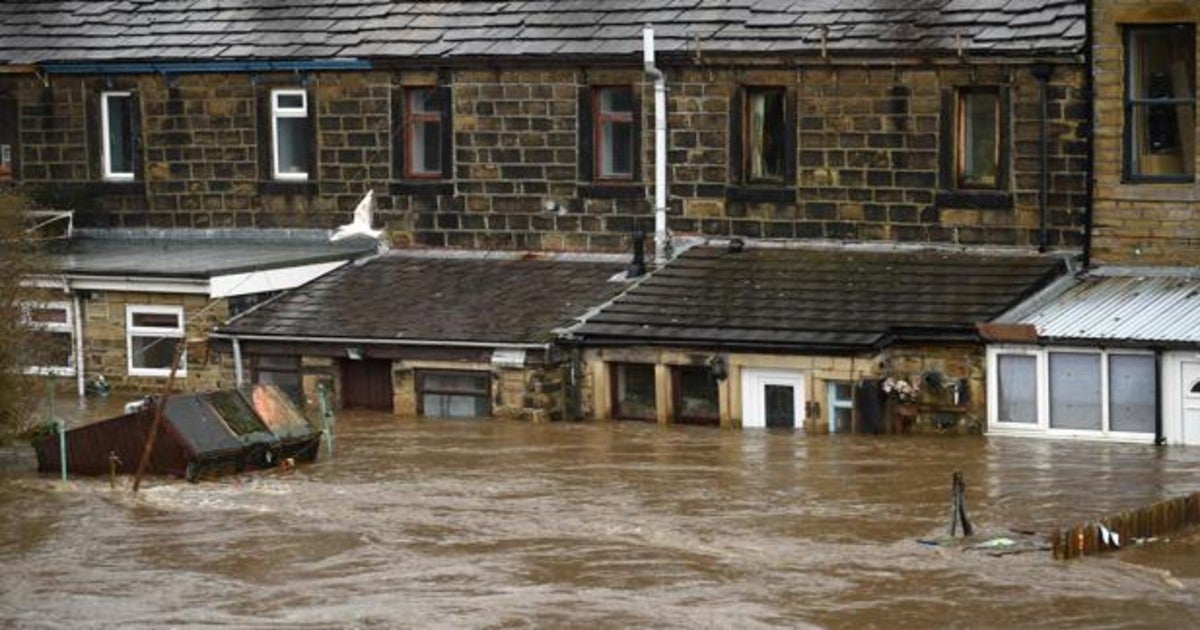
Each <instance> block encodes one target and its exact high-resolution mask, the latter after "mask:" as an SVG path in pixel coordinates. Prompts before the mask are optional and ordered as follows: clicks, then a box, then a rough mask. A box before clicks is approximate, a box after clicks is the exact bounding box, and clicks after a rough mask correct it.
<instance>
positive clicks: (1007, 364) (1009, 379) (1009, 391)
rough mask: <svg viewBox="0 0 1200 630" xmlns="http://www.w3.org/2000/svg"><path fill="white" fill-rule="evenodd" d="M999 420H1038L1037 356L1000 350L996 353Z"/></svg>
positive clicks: (1024, 422) (1026, 421)
mask: <svg viewBox="0 0 1200 630" xmlns="http://www.w3.org/2000/svg"><path fill="white" fill-rule="evenodd" d="M996 372H997V376H998V378H997V381H996V383H997V400H998V401H999V402H998V406H999V408H998V409H997V412H996V414H997V415H996V419H997V421H998V422H1015V423H1019V424H1037V421H1038V410H1037V357H1035V356H1030V355H1022V354H1002V355H999V356H998V357H996Z"/></svg>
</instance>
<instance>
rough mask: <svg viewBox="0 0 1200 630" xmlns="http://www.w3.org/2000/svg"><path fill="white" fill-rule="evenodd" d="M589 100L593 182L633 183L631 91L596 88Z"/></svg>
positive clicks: (624, 88) (616, 88)
mask: <svg viewBox="0 0 1200 630" xmlns="http://www.w3.org/2000/svg"><path fill="white" fill-rule="evenodd" d="M592 98H593V101H592V103H593V105H592V112H593V115H594V117H595V121H594V124H593V129H595V133H596V138H595V141H594V146H595V152H596V155H595V164H596V179H600V180H606V179H607V180H614V179H615V180H629V179H633V151H634V141H633V140H634V138H633V90H632V89H631V88H629V87H600V88H595V89H594V92H593V97H592Z"/></svg>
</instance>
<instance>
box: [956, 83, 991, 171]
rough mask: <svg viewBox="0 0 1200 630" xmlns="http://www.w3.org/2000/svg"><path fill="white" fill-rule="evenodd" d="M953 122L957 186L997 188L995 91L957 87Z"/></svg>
mask: <svg viewBox="0 0 1200 630" xmlns="http://www.w3.org/2000/svg"><path fill="white" fill-rule="evenodd" d="M955 123H956V124H955V146H954V157H955V181H956V184H957V187H958V188H999V186H1000V176H999V172H1000V146H1001V144H1000V126H1001V125H1000V93H999V91H998V90H996V89H986V88H984V89H963V90H959V91H958V98H957V106H956V107H955Z"/></svg>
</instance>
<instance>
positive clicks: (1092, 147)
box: [1083, 2, 1096, 269]
mask: <svg viewBox="0 0 1200 630" xmlns="http://www.w3.org/2000/svg"><path fill="white" fill-rule="evenodd" d="M1083 15H1084V17H1083V23H1084V24H1086V25H1087V27H1086V28H1084V36H1083V59H1084V67H1085V69H1086V70H1085V72H1084V77H1083V85H1084V88H1083V99H1084V101H1085V102H1086V103H1087V117H1088V118H1087V124H1086V126H1085V133H1084V134H1083V135H1084V137H1085V138H1087V155H1086V156H1085V157H1084V165H1083V170H1084V172H1085V173H1086V177H1085V179H1084V182H1085V184H1086V185H1087V190H1086V191H1085V192H1084V197H1083V200H1084V201H1083V204H1084V205H1083V268H1084V269H1088V268H1089V267H1091V266H1092V204H1093V203H1094V198H1093V196H1092V195H1093V194H1094V192H1095V190H1096V173H1095V164H1096V96H1095V95H1096V76H1095V74H1096V68H1095V67H1094V65H1093V64H1095V56H1094V55H1093V52H1092V44H1093V42H1092V37H1093V35H1092V25H1093V24H1095V22H1093V21H1092V3H1091V2H1085V3H1084V9H1083Z"/></svg>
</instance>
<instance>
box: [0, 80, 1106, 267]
mask: <svg viewBox="0 0 1200 630" xmlns="http://www.w3.org/2000/svg"><path fill="white" fill-rule="evenodd" d="M909 61H911V62H912V63H911V64H909V65H905V64H899V63H898V64H896V65H894V66H893V65H888V66H886V67H884V66H870V65H864V66H840V65H832V64H817V63H808V62H805V63H800V64H797V63H796V60H794V59H793V60H789V59H776V60H764V64H763V65H761V66H759V65H756V66H753V67H751V66H744V65H737V64H736V63H733V62H719V61H705V64H711V65H703V66H701V65H687V66H674V67H671V66H668V67H666V73H667V84H668V87H669V96H668V118H669V120H668V122H669V126H670V132H669V143H668V160H669V164H668V174H669V175H668V179H669V188H670V218H669V224H670V229H671V230H672V231H673V232H675V233H676V234H703V235H710V236H721V237H727V236H748V237H754V238H799V239H833V240H885V241H901V242H911V243H955V244H962V245H976V244H987V245H1009V246H1023V247H1028V246H1033V245H1035V244H1036V243H1037V239H1038V231H1039V221H1040V208H1039V196H1038V193H1039V189H1038V187H1039V186H1040V181H1041V180H1040V171H1039V168H1040V161H1039V153H1038V151H1039V146H1040V145H1039V142H1038V140H1039V136H1038V133H1039V129H1040V128H1039V126H1038V115H1039V112H1040V109H1039V107H1038V96H1039V90H1038V85H1037V82H1036V81H1035V79H1033V77H1032V75H1031V74H1030V71H1029V68H1028V67H1027V66H1025V65H1020V64H1009V63H999V62H997V63H993V64H988V63H973V64H972V65H971V66H969V67H968V66H967V65H965V64H961V65H956V64H936V65H935V64H928V63H924V62H919V63H918V62H917V61H915V60H909ZM772 62H774V63H773V64H772ZM768 64H772V65H768ZM770 68H773V69H770ZM1083 77H1084V73H1083V68H1082V66H1081V65H1072V64H1062V65H1058V66H1056V67H1055V69H1054V72H1053V75H1052V78H1051V80H1050V87H1049V94H1050V104H1049V112H1050V122H1049V128H1050V155H1049V159H1048V164H1049V167H1050V174H1049V179H1050V182H1051V189H1050V191H1049V194H1048V202H1049V204H1048V205H1049V207H1048V209H1047V216H1048V220H1049V230H1048V236H1049V239H1048V240H1049V245H1050V247H1052V248H1066V249H1074V248H1077V247H1079V245H1080V244H1081V242H1082V236H1083V235H1082V218H1083V214H1084V204H1085V201H1086V181H1087V177H1086V173H1085V170H1084V169H1085V166H1086V164H1085V162H1086V154H1087V135H1086V123H1087V120H1086V113H1087V107H1086V106H1085V100H1084V99H1085V95H1084V94H1083ZM5 81H7V83H6V84H5V85H7V86H8V87H7V88H4V87H3V86H0V90H7V91H10V92H13V93H15V94H16V95H17V100H18V103H19V107H18V109H19V116H18V126H19V128H20V146H19V155H20V160H19V161H18V165H19V173H18V177H17V180H18V182H19V184H20V185H22V186H24V187H26V188H27V189H28V190H29V191H30V192H32V193H33V194H34V196H35V197H37V198H39V199H40V200H41V201H42V202H43V203H44V204H45V205H50V206H56V207H68V208H74V209H76V210H77V211H78V213H79V217H78V224H80V225H83V226H123V227H143V226H146V227H186V228H207V227H331V226H334V225H337V224H340V223H345V222H347V221H348V220H349V217H350V210H351V209H352V208H353V206H354V204H355V203H356V202H357V200H358V199H359V198H360V197H361V195H362V194H363V193H365V192H366V191H367V190H368V189H374V190H375V191H376V192H377V195H378V198H379V202H380V213H379V217H378V222H379V223H380V224H382V225H384V226H386V227H387V228H388V229H389V231H390V233H391V235H392V237H393V240H394V241H395V242H396V243H397V244H399V245H409V244H416V245H423V246H437V247H454V248H484V249H534V250H539V249H541V250H560V251H617V250H621V249H624V248H625V247H627V245H628V238H629V234H630V233H631V232H632V231H633V230H636V229H641V230H645V231H652V229H653V212H652V207H651V206H652V200H651V196H652V187H651V186H652V177H653V126H654V124H653V123H654V121H653V116H652V112H653V90H652V88H651V86H650V85H649V84H648V83H646V82H645V79H644V77H643V75H642V73H641V71H640V69H637V68H634V67H630V66H626V67H604V66H597V67H582V66H579V67H572V66H569V65H567V66H560V67H555V68H548V67H543V68H538V67H515V68H508V69H500V68H498V67H496V68H488V69H465V68H464V69H454V68H443V69H440V70H439V69H426V70H395V71H384V70H376V71H364V72H339V73H334V72H316V73H311V74H308V75H292V74H286V75H284V74H278V75H277V74H263V75H256V76H250V75H245V74H195V75H176V76H171V77H164V76H158V75H136V76H115V77H103V78H102V77H90V76H85V77H76V76H64V75H53V76H51V77H50V81H49V86H48V87H47V86H45V85H43V83H42V82H41V81H38V80H35V79H32V78H29V79H6V80H5ZM614 85H628V86H631V87H632V88H633V92H634V94H635V112H634V116H633V119H634V124H633V127H634V131H633V137H634V138H635V141H634V145H635V148H636V155H637V158H636V159H635V160H634V167H635V168H634V173H633V176H632V178H631V179H630V180H628V181H598V180H596V179H595V178H593V177H592V176H591V172H594V170H595V169H593V168H591V165H590V163H589V161H591V160H594V155H593V154H592V152H593V151H594V142H595V137H596V136H595V135H594V132H595V128H594V124H593V122H594V121H593V120H592V115H593V113H592V111H591V109H592V103H591V101H590V98H589V96H588V95H589V94H590V89H591V88H593V87H595V86H614ZM406 86H408V87H412V86H430V87H436V86H441V87H442V88H445V89H448V93H449V98H450V106H449V107H448V109H447V113H448V115H449V125H450V130H451V134H450V136H449V147H450V150H449V152H448V154H447V155H444V156H443V158H444V159H451V160H452V167H451V168H449V169H448V171H447V174H446V176H445V177H435V178H431V179H425V178H422V179H419V180H417V179H406V178H405V177H404V171H403V169H402V168H401V167H400V166H399V164H400V163H401V161H402V157H403V156H400V155H397V152H398V151H403V150H404V149H403V146H404V145H403V142H397V138H398V137H400V136H399V134H403V133H404V131H403V130H404V127H405V120H404V108H403V107H400V106H399V102H398V100H399V99H402V95H403V93H404V92H403V89H404V87H406ZM971 86H985V87H991V88H995V89H998V90H1002V91H1003V93H1004V94H1005V99H1006V101H1005V102H1006V107H1005V111H1006V112H1007V114H1008V115H1007V118H1006V120H1005V121H1004V125H1003V126H1004V129H1005V132H1004V135H1003V138H1004V139H1005V141H1004V143H1003V144H1004V147H1003V148H1002V150H1001V152H1000V155H1001V160H1002V162H1003V163H1004V164H1003V168H1002V172H1003V177H1002V181H1001V182H1000V185H999V187H998V190H996V191H994V194H990V195H984V196H983V197H985V199H984V200H983V202H982V203H981V202H980V196H979V195H971V194H965V195H964V194H961V193H962V192H963V191H959V190H956V189H955V186H954V185H952V184H951V183H950V182H948V181H947V178H946V177H945V175H944V173H945V169H946V168H947V167H946V164H947V163H948V162H947V160H951V159H952V156H949V155H948V153H951V152H953V142H952V139H951V138H950V135H951V134H953V133H954V132H953V129H952V127H953V125H952V124H951V123H950V122H948V120H949V118H948V116H947V112H946V108H947V103H948V102H949V101H948V100H947V99H948V96H947V95H951V94H953V93H954V91H955V90H956V89H960V88H965V87H971ZM275 87H290V88H299V89H304V90H305V91H306V92H307V94H308V95H309V106H310V108H311V116H312V123H313V135H312V143H313V152H312V158H311V159H312V167H311V168H310V173H309V180H308V181H305V182H279V181H271V179H270V170H269V169H267V168H265V166H264V164H265V162H264V160H267V161H269V159H270V144H269V143H270V133H269V125H270V116H269V101H268V100H266V98H265V97H264V94H269V91H270V89H272V88H275ZM756 87H768V88H771V89H780V90H783V91H785V92H786V94H787V98H786V104H785V111H786V114H785V116H786V118H787V124H786V125H785V128H786V130H785V132H784V135H785V136H786V137H784V138H777V140H779V141H780V142H782V143H783V144H784V145H785V146H786V147H787V148H788V149H787V153H788V155H787V157H786V159H785V161H786V162H787V163H788V165H789V168H790V170H789V172H788V173H787V174H786V176H785V177H784V178H783V181H779V182H774V183H771V184H770V185H763V184H762V183H761V182H754V183H748V182H746V181H744V180H743V176H742V174H741V170H742V167H741V166H740V164H739V163H740V161H741V160H742V157H741V156H742V153H743V150H744V146H743V145H744V138H745V136H746V133H744V132H743V130H742V128H741V125H742V122H739V121H742V120H743V117H744V111H743V110H744V104H745V94H746V93H747V92H746V91H747V89H748V88H756ZM108 89H114V90H125V91H130V92H131V93H133V94H135V95H136V97H137V98H136V111H137V115H138V117H139V121H140V127H139V128H140V132H139V145H138V147H137V152H136V154H137V160H136V162H137V163H136V173H135V175H136V176H135V180H134V181H133V182H105V181H103V180H102V178H101V177H100V174H99V170H98V166H97V161H98V159H99V158H98V155H99V154H98V144H99V142H100V138H99V136H100V133H99V131H98V126H99V119H98V113H97V107H96V102H97V99H98V95H99V94H100V92H102V91H104V90H108ZM588 130H591V131H592V134H589V133H587V131H588ZM398 147H399V148H398ZM267 163H269V162H267Z"/></svg>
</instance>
